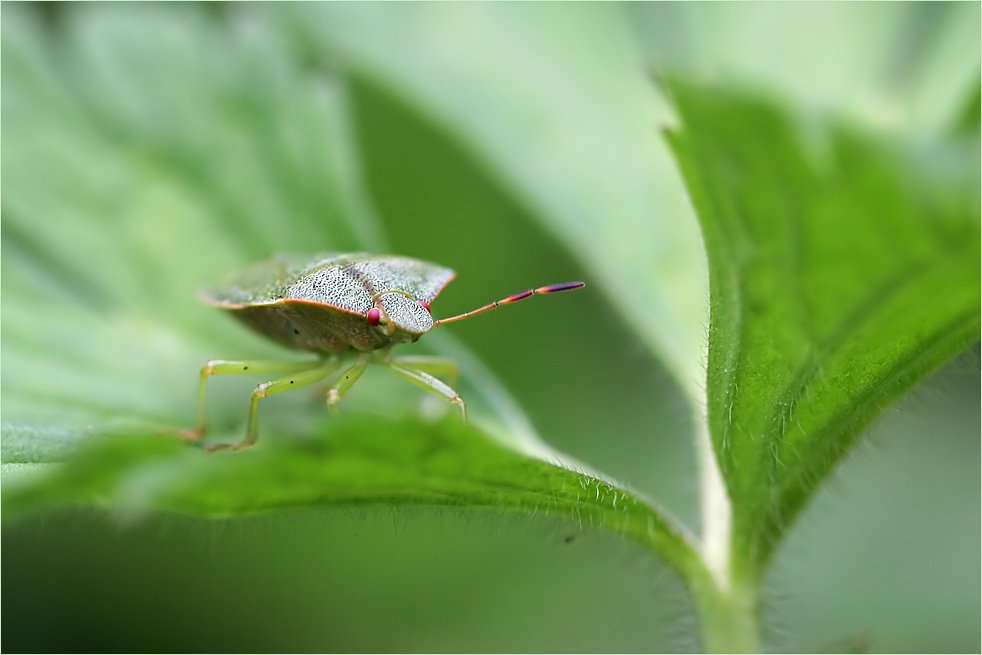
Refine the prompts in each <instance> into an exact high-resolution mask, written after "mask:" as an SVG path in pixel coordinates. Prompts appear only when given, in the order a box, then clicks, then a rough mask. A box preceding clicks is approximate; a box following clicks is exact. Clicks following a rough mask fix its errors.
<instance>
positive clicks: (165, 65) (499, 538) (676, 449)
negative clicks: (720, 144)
mask: <svg viewBox="0 0 982 655" xmlns="http://www.w3.org/2000/svg"><path fill="white" fill-rule="evenodd" d="M979 18H980V16H979V6H978V5H973V4H947V3H938V4H931V5H926V4H904V5H894V4H876V5H871V4H859V5H853V4H849V5H847V4H806V5H797V4H796V5H772V4H766V5H765V4H761V5H746V4H742V3H741V4H735V5H689V4H666V5H663V4H632V5H617V4H605V5H597V4H577V5H568V4H548V5H537V4H531V5H513V4H483V3H474V4H471V3H468V4H425V5H422V4H404V5H402V4H401V5H391V4H385V3H378V4H369V5H361V4H347V3H345V4H340V3H339V4H326V5H321V4H301V5H265V4H255V5H252V4H250V5H239V4H220V5H195V4H187V5H184V4H182V5H156V4H141V5H135V6H129V5H116V4H113V5H101V4H87V3H86V4H78V5H67V6H63V5H60V4H46V5H10V4H5V5H4V7H3V40H2V46H3V52H2V55H3V58H2V61H3V64H2V65H3V69H2V99H3V100H2V102H3V116H2V118H3V127H4V128H6V129H5V130H4V135H3V147H2V169H3V173H4V179H3V191H4V193H3V200H2V202H3V205H2V210H3V225H2V230H3V232H2V260H0V262H2V298H3V305H2V314H3V324H2V330H3V332H2V359H3V370H2V394H3V395H2V400H3V417H2V420H3V437H4V439H3V442H2V444H3V454H4V462H5V463H6V462H11V461H13V462H30V461H45V460H46V459H49V458H51V457H52V456H53V455H55V454H57V453H59V452H61V450H62V449H63V448H64V446H65V445H66V444H70V443H71V442H72V441H73V440H75V439H77V438H80V437H84V436H85V435H86V434H88V433H90V432H91V431H94V430H99V431H101V430H108V429H132V428H133V426H139V427H141V428H148V427H151V428H160V427H173V426H182V425H185V424H187V423H188V422H189V421H190V420H191V417H192V414H193V402H194V383H195V374H196V371H197V369H198V367H199V366H200V365H201V364H202V363H203V362H204V361H206V360H207V359H209V358H212V357H246V356H250V357H260V356H270V355H273V354H275V353H276V352H277V350H276V349H275V348H274V347H273V346H270V345H268V344H265V343H264V342H263V341H262V340H261V339H259V338H257V337H253V336H252V335H249V334H247V333H245V332H244V331H242V330H240V329H239V328H237V327H236V326H234V325H232V324H231V323H230V322H229V321H228V320H226V319H225V318H224V317H222V316H220V315H218V314H217V312H214V311H213V310H209V309H208V308H206V307H204V306H202V305H200V303H198V302H197V301H196V300H195V293H196V290H197V289H198V288H199V287H200V286H201V285H202V284H204V283H206V282H209V281H211V280H213V279H215V278H216V277H219V276H221V275H223V274H225V273H227V272H228V271H230V270H233V269H235V268H236V267H238V266H240V265H242V264H244V263H248V262H250V261H252V260H255V259H259V258H262V257H265V256H267V255H268V254H269V253H271V252H275V251H320V250H325V249H336V250H348V249H358V250H361V249H370V250H373V251H380V252H398V253H400V254H406V255H410V256H416V257H420V258H425V259H429V260H432V261H436V262H439V263H442V264H445V265H447V266H450V267H452V268H454V269H456V270H457V271H458V278H457V280H456V281H455V282H454V283H453V284H452V285H450V286H449V287H448V288H447V289H446V291H445V292H444V294H443V295H441V298H440V300H439V302H438V303H437V304H435V307H434V311H435V312H436V313H437V314H439V315H448V314H452V313H456V312H458V311H464V310H466V309H469V308H471V307H473V306H476V305H478V304H482V303H484V302H487V301H488V300H491V299H495V298H498V297H501V296H502V295H505V294H508V293H511V292H514V291H518V290H521V289H525V288H528V287H529V286H533V285H538V284H546V283H550V282H556V281H561V280H566V279H579V278H583V279H586V280H587V282H588V283H589V284H590V286H588V287H587V289H586V290H584V291H582V292H578V295H577V296H575V297H565V296H564V297H557V298H556V299H555V301H553V300H552V299H550V300H540V301H533V302H530V303H528V304H527V306H522V307H521V309H519V308H518V307H516V308H513V309H508V310H502V311H501V312H496V313H495V314H493V315H488V316H485V317H483V318H482V319H476V320H474V321H468V322H465V323H461V324H459V325H454V326H453V327H452V328H448V329H452V333H453V335H452V336H444V335H437V334H433V335H429V336H430V337H431V338H428V339H427V341H429V342H430V343H431V344H436V347H437V349H443V348H445V347H452V342H453V341H454V340H459V341H460V342H462V343H463V344H464V345H465V346H466V347H467V348H468V349H469V350H470V351H472V352H473V353H474V354H475V355H476V356H477V357H479V358H480V359H481V360H482V361H483V362H484V364H485V365H486V366H487V367H488V368H489V369H490V370H491V371H492V372H493V374H494V375H495V376H496V377H497V378H498V380H500V382H501V383H502V385H503V386H504V387H505V388H507V389H508V391H509V393H510V394H511V396H512V397H513V398H515V399H517V400H518V402H519V403H520V405H521V407H522V409H523V410H524V412H525V413H526V414H527V415H528V418H529V420H530V422H531V423H532V425H534V426H535V428H536V430H537V432H538V433H539V434H541V435H542V436H543V438H544V439H545V440H546V441H548V442H549V443H550V444H551V445H552V446H554V447H556V448H557V449H559V450H561V451H563V452H566V453H569V454H571V455H573V456H574V457H576V458H577V459H579V460H581V461H583V462H586V463H588V464H589V465H590V466H592V467H595V468H597V469H599V470H602V471H605V472H606V473H608V474H610V475H612V476H613V477H615V478H617V479H620V480H622V481H624V482H625V483H627V484H629V485H631V486H632V487H633V488H636V489H638V490H640V491H642V492H644V493H645V494H647V495H649V496H650V497H653V498H655V499H657V500H658V501H659V502H660V503H661V504H663V505H664V506H666V507H667V508H668V509H670V510H671V511H672V512H673V513H675V514H676V515H677V516H679V517H680V518H681V519H682V520H683V521H685V522H686V523H687V524H688V525H690V526H693V527H695V526H696V516H697V498H696V494H697V482H696V480H697V478H696V471H695V457H694V452H693V447H692V444H691V435H692V425H691V420H692V417H691V409H690V406H689V400H688V398H689V397H690V396H692V395H694V394H695V393H697V392H698V389H699V385H700V382H699V375H700V373H699V371H700V367H701V366H702V365H703V364H704V361H703V359H702V354H701V348H702V347H703V339H704V336H703V330H704V327H705V320H706V316H705V311H706V310H705V307H706V297H705V294H706V291H705V270H704V269H705V263H704V261H703V257H704V255H703V254H702V251H701V244H700V241H699V235H698V230H697V223H696V221H695V218H694V217H693V215H692V210H691V208H690V207H689V206H688V204H687V201H686V197H685V192H684V189H683V187H682V185H681V181H680V178H679V175H678V173H677V171H676V170H675V168H674V164H673V163H672V161H671V159H670V157H669V156H668V153H667V150H666V148H665V145H664V143H663V142H662V141H661V139H660V137H659V134H658V129H659V128H661V127H664V126H666V125H669V124H671V122H672V116H671V112H670V110H669V108H668V106H667V104H666V102H665V100H664V98H663V97H662V96H661V95H660V93H659V91H658V88H657V86H656V84H655V83H654V82H653V80H652V73H653V72H654V71H656V70H659V71H671V72H673V73H674V74H677V75H682V76H686V77H689V78H692V79H699V80H704V81H716V82H720V81H723V82H726V83H727V84H731V85H735V86H740V87H744V88H749V89H753V90H756V91H759V92H760V93H763V94H765V95H768V96H770V97H772V98H774V99H775V100H776V101H778V102H780V103H781V104H782V105H784V106H786V107H787V108H788V110H789V111H791V112H792V113H794V114H795V115H796V116H797V117H799V119H800V120H801V122H802V124H803V125H804V126H807V125H808V124H809V123H811V122H817V121H822V120H827V119H834V120H838V121H846V122H849V123H851V124H854V125H856V126H858V127H859V129H863V130H867V131H872V132H876V133H878V134H881V135H887V136H891V137H892V138H896V139H902V140H907V141H914V142H917V141H918V140H926V141H930V140H934V139H943V138H947V135H950V134H952V133H954V132H958V131H962V132H964V131H969V132H971V131H973V130H974V132H976V133H977V131H978V106H979V81H978V76H979V50H980V45H979V41H980V37H979V27H978V26H979ZM560 298H561V299H562V302H560ZM420 346H421V347H423V348H426V344H424V343H421V344H420ZM978 369H979V354H978V348H977V347H976V348H975V349H974V350H973V351H972V352H969V353H966V354H965V355H964V356H963V357H962V358H961V359H959V360H958V361H956V362H955V363H953V364H952V365H950V366H948V367H947V368H946V369H944V370H943V371H941V372H940V373H939V374H938V375H936V376H935V377H934V378H933V379H932V380H931V381H930V383H929V384H927V385H924V386H922V387H921V388H919V389H918V390H917V391H915V392H914V393H912V394H911V395H910V396H908V397H907V398H905V399H904V400H903V401H902V402H901V404H900V405H899V406H898V407H897V408H896V409H894V410H891V411H890V412H889V413H888V415H887V416H886V418H885V419H884V420H882V421H880V422H879V423H878V424H877V425H876V427H875V428H874V429H873V434H872V435H871V438H870V439H869V440H867V441H866V442H864V445H862V446H860V447H859V448H858V449H857V451H856V452H855V453H854V454H853V456H852V457H851V458H850V459H849V460H848V461H847V462H846V463H845V465H844V466H843V467H842V468H841V469H840V470H839V471H837V472H836V474H835V475H834V477H833V479H832V480H831V481H830V483H829V484H827V485H826V487H825V488H824V489H823V491H822V492H821V493H820V494H819V496H818V498H817V499H816V500H815V501H814V502H813V503H812V505H811V506H810V507H809V509H808V510H807V512H806V513H805V515H804V516H803V517H802V519H801V521H800V522H799V524H798V525H797V526H796V528H795V529H794V530H793V532H792V534H791V538H790V540H789V542H788V543H787V544H785V546H784V547H783V549H782V550H781V552H780V554H779V556H778V560H777V563H776V566H775V568H774V571H773V572H772V575H771V577H770V578H769V580H768V596H769V598H770V599H771V600H772V601H773V602H772V603H771V607H773V608H774V609H773V611H772V612H771V613H770V614H769V616H768V626H769V630H768V641H769V643H770V644H772V645H773V647H775V648H778V649H787V650H799V649H803V650H821V649H827V650H832V651H837V650H844V649H848V648H850V647H852V646H855V645H861V646H863V647H868V648H869V649H870V650H873V651H901V650H903V651H976V652H977V651H978V650H979V647H980V643H979V631H978V616H979V615H980V601H979V579H980V564H979V562H980V552H979V534H980V519H979V517H980V502H979V498H980V486H979V473H978V462H979V459H980V458H979V454H980V453H979V436H978V435H979V431H980V430H979V428H980V425H979V393H980V390H979V375H978ZM464 378H465V379H464V381H463V383H462V384H461V389H460V390H461V393H462V394H463V395H464V396H465V397H466V398H468V400H471V399H472V398H473V399H475V400H474V401H473V402H475V404H476V405H477V406H478V408H480V407H481V406H482V402H483V401H482V400H481V392H482V390H481V389H480V388H475V387H477V386H479V385H474V384H473V380H472V381H471V383H468V376H467V375H466V372H465V376H464ZM252 383H253V381H231V380H229V381H223V384H220V385H213V387H212V388H213V391H214V395H213V398H214V402H213V403H212V409H213V411H214V412H215V416H216V421H217V423H218V424H219V425H224V426H227V429H228V430H229V431H234V430H236V429H238V428H237V426H239V425H240V422H241V418H242V416H241V415H242V414H243V410H244V398H245V394H246V393H247V392H248V389H249V388H250V387H251V384H252ZM404 386H405V385H403V384H401V383H399V382H398V381H395V382H393V381H391V380H389V379H388V378H387V377H386V376H385V375H384V374H382V375H378V376H376V375H374V374H366V380H365V381H364V382H362V383H360V384H359V385H358V387H356V389H355V391H353V392H352V393H351V395H350V397H349V398H346V400H345V402H346V405H347V406H346V411H352V412H390V411H394V410H391V409H390V408H391V407H393V406H395V407H403V408H408V409H406V411H412V409H413V408H415V407H416V406H417V404H418V401H419V397H418V394H417V393H416V392H415V390H413V389H411V388H410V389H406V388H404ZM290 395H291V394H287V395H284V396H278V397H277V399H276V400H275V401H271V402H269V403H267V404H268V406H267V407H264V409H263V412H264V414H263V421H264V424H265V425H277V426H286V427H285V428H284V430H285V431H289V430H291V429H292V430H299V429H304V426H308V425H311V424H316V423H317V422H322V421H325V420H329V419H328V418H325V416H323V415H324V414H326V412H324V411H323V409H322V408H321V407H320V406H316V407H311V404H312V403H311V402H310V399H309V398H305V397H303V394H293V395H297V396H300V397H297V398H289V396H290ZM486 413H487V414H490V413H491V412H490V410H488V411H487V412H486ZM12 435H13V438H12ZM25 435H26V437H27V438H25ZM25 443H26V444H29V447H26V450H25V446H24V444H25ZM12 466H13V465H8V464H5V466H4V474H5V475H11V474H16V469H15V468H12ZM3 536H4V546H5V548H4V549H3V564H4V572H5V574H6V575H5V576H4V581H3V592H4V597H5V599H6V602H5V603H4V604H3V628H4V630H3V632H4V634H5V637H6V640H5V647H6V650H11V651H18V650H24V651H52V652H54V651H66V650H92V651H99V650H104V651H113V650H156V651H169V650H172V651H186V650H194V651H210V650H216V651H221V650H241V651H262V650H270V651H275V650H281V651H287V650H296V651H303V650H314V651H370V650H388V651H419V650H422V651H426V650H432V651H469V650H486V651H497V650H512V651H536V650H545V651H564V650H565V651H657V650H678V649H691V648H694V647H696V645H697V642H696V638H695V634H696V630H695V626H694V619H693V618H692V613H691V609H690V607H689V600H688V598H687V596H686V594H685V593H684V590H683V588H682V587H681V584H680V583H679V582H678V580H677V579H676V578H675V577H674V576H673V575H672V574H670V573H669V572H668V571H667V569H666V568H665V567H664V566H663V565H662V564H660V563H659V562H657V561H652V559H651V558H650V557H649V556H648V555H647V554H646V553H644V552H643V551H641V550H640V548H637V547H635V546H634V545H633V544H628V543H624V542H622V541H619V540H618V539H616V538H614V537H612V536H609V535H605V534H600V533H596V532H593V531H589V530H588V531H581V530H580V529H579V528H578V527H576V526H570V525H568V524H566V523H563V522H560V521H556V520H551V519H545V520H543V519H542V517H536V518H535V519H534V520H533V519H531V518H530V517H527V516H521V515H502V514H497V513H463V512H458V511H454V510H431V509H388V508H385V509H374V510H373V509H364V510H357V511H344V510H319V511H318V510H310V511H304V512H293V513H284V514H278V515H275V516H263V517H259V518H238V519H229V520H224V521H204V520H192V519H187V518H180V517H174V516H155V517H150V518H147V519H144V520H142V521H140V522H138V523H135V524H127V523H121V522H120V520H119V519H118V517H112V516H105V515H103V514H100V513H96V512H81V511H73V512H59V513H54V514H48V515H44V516H41V517H36V518H34V519H31V520H28V521H23V522H19V523H16V524H12V525H11V524H5V525H4V534H3Z"/></svg>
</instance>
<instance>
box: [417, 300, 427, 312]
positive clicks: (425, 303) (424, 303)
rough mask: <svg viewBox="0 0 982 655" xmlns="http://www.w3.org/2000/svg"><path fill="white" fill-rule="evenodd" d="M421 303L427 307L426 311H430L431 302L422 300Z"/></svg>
mask: <svg viewBox="0 0 982 655" xmlns="http://www.w3.org/2000/svg"><path fill="white" fill-rule="evenodd" d="M419 304H420V305H422V306H423V307H426V311H430V303H428V302H425V301H420V303H419Z"/></svg>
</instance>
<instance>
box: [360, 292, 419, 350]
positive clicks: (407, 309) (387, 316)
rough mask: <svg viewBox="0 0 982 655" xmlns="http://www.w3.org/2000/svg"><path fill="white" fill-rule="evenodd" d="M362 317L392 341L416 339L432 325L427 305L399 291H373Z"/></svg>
mask: <svg viewBox="0 0 982 655" xmlns="http://www.w3.org/2000/svg"><path fill="white" fill-rule="evenodd" d="M365 320H366V321H368V324H369V325H371V326H372V327H373V328H374V329H375V330H376V331H378V332H379V334H381V335H383V336H385V337H386V338H388V339H390V340H394V341H416V340H417V339H419V338H420V337H421V336H422V335H424V334H426V333H427V332H429V331H430V328H432V327H433V317H432V316H431V315H430V307H429V305H428V304H426V303H425V302H422V301H420V300H416V299H415V298H413V297H412V296H410V295H409V294H407V293H405V292H402V291H384V292H382V293H380V294H378V295H376V296H375V304H374V306H373V307H372V308H371V309H369V310H368V312H367V313H366V314H365ZM400 337H401V338H400Z"/></svg>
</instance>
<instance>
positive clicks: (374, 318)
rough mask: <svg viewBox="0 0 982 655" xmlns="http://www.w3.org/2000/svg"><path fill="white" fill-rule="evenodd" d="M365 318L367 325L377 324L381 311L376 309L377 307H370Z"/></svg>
mask: <svg viewBox="0 0 982 655" xmlns="http://www.w3.org/2000/svg"><path fill="white" fill-rule="evenodd" d="M365 318H366V319H367V320H368V324H369V325H378V324H379V322H380V321H381V320H382V312H380V311H379V310H378V307H372V308H371V309H369V310H368V313H367V314H366V315H365Z"/></svg>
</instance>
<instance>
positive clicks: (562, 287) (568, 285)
mask: <svg viewBox="0 0 982 655" xmlns="http://www.w3.org/2000/svg"><path fill="white" fill-rule="evenodd" d="M582 286H583V282H563V283H562V284H551V285H549V286H547V287H539V288H538V289H529V290H528V291H523V292H521V293H516V294H515V295H513V296H508V297H507V298H502V299H501V300H497V301H495V302H493V303H491V304H490V305H485V306H484V307H478V308H477V309H475V310H472V311H469V312H466V313H464V314H458V315H457V316H451V317H450V318H441V319H440V320H439V321H434V322H433V327H436V326H437V325H440V324H441V323H451V322H453V321H462V320H464V319H465V318H470V317H471V316H474V314H480V313H481V312H486V311H488V310H489V309H494V308H495V307H497V306H498V305H507V304H508V303H510V302H515V301H517V300H522V299H523V298H528V297H529V296H531V295H533V294H536V293H556V292H557V291H569V290H570V289H579V288H580V287H582Z"/></svg>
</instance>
